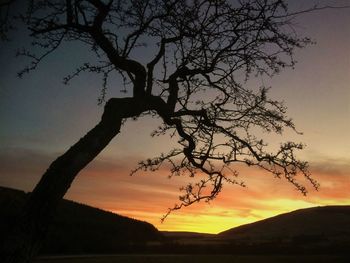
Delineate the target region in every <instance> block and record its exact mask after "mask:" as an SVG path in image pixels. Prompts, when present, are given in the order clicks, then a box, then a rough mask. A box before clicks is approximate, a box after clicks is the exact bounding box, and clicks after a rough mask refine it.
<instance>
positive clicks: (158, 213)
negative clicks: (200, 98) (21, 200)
mask: <svg viewBox="0 0 350 263" xmlns="http://www.w3.org/2000/svg"><path fill="white" fill-rule="evenodd" d="M289 2H290V3H291V8H292V9H299V8H306V7H310V6H312V5H313V4H314V3H320V5H332V6H345V5H350V1H349V0H333V1H330V0H329V1H325V0H324V1H315V0H310V1H303V0H295V1H289ZM295 23H296V25H295V28H296V30H297V31H298V32H300V34H302V35H305V36H309V37H311V38H312V39H313V40H315V41H316V44H315V45H311V46H308V47H307V48H304V49H302V50H297V51H296V59H297V61H298V63H297V65H296V67H295V69H294V70H293V69H286V70H285V71H283V72H282V73H281V74H280V75H278V76H275V77H274V78H273V79H268V78H264V79H252V80H251V81H249V82H248V83H247V85H250V86H252V88H253V86H254V85H260V84H261V83H263V84H265V85H266V86H272V89H271V90H270V96H271V97H273V98H275V99H278V100H283V101H285V104H286V105H287V107H288V115H289V116H290V117H292V118H293V120H294V122H295V124H296V127H297V129H298V131H301V132H303V135H298V134H295V133H294V132H293V131H288V130H287V131H286V132H285V133H284V135H283V136H275V137H272V135H271V139H272V140H276V141H278V142H280V141H281V142H283V141H288V140H294V141H297V142H299V141H300V142H304V143H305V144H306V145H307V148H306V149H305V150H304V151H303V152H300V154H299V155H298V156H299V157H300V158H302V159H305V160H307V161H309V163H310V168H311V172H312V175H313V178H315V179H316V180H318V181H319V183H320V184H321V187H320V190H319V191H315V190H313V189H312V188H311V185H307V186H309V190H310V191H309V194H308V195H307V196H306V197H304V196H303V195H302V194H301V193H299V192H297V191H296V190H295V188H293V186H292V185H290V184H288V182H287V181H286V180H283V179H276V178H273V176H272V175H270V174H266V173H264V172H262V171H261V170H257V169H254V168H246V167H241V168H239V171H240V178H241V179H242V180H244V181H245V182H246V185H247V187H245V188H242V187H239V186H230V185H227V186H224V189H223V191H222V193H221V194H220V196H219V197H218V198H217V199H216V200H214V201H212V202H211V203H209V204H207V203H199V204H194V205H192V206H191V207H187V208H184V209H182V210H180V211H176V212H174V213H172V214H171V215H170V216H169V217H168V218H167V220H166V221H165V222H164V223H161V222H160V218H161V217H162V216H163V215H164V214H165V213H166V211H167V209H168V207H172V206H173V205H174V204H175V203H176V202H177V201H178V195H179V187H180V186H182V185H185V184H186V182H188V178H185V177H183V178H182V177H180V178H171V179H169V178H168V175H169V172H168V171H167V169H166V167H164V168H163V169H161V170H159V171H158V172H155V173H149V172H147V173H138V174H136V175H134V176H129V174H130V171H131V170H132V169H134V168H135V167H136V165H137V163H138V161H140V160H143V159H145V158H147V157H152V156H156V155H157V154H159V153H161V152H166V151H168V150H170V149H171V147H172V145H173V144H174V143H176V140H171V139H170V138H169V137H167V136H165V137H160V138H151V137H150V133H151V132H152V130H153V128H156V127H157V125H158V123H159V120H158V119H150V118H140V119H138V120H137V121H132V120H130V121H128V122H127V123H126V124H125V125H124V126H123V128H122V130H121V133H120V134H119V135H118V136H117V137H116V138H115V139H114V140H113V141H112V143H111V144H110V145H109V146H108V147H107V148H106V149H105V150H104V151H103V152H102V154H100V155H99V156H98V158H97V159H96V160H95V161H94V162H92V163H90V164H89V165H88V167H87V168H85V169H84V170H83V171H82V172H81V173H80V174H79V175H78V177H77V179H76V180H75V181H74V183H73V185H72V187H71V189H70V190H69V192H68V193H67V194H66V196H65V198H67V199H70V200H74V201H77V202H81V203H85V204H88V205H91V206H95V207H99V208H102V209H105V210H109V211H113V212H115V213H118V214H122V215H126V216H129V217H133V218H136V219H140V220H145V221H148V222H150V223H152V224H154V225H155V226H156V227H157V228H158V229H160V230H171V231H175V230H176V231H196V232H207V233H218V232H220V231H223V230H226V229H228V228H231V227H234V226H238V225H241V224H245V223H250V222H254V221H256V220H260V219H263V218H266V217H270V216H273V215H276V214H279V213H282V212H288V211H292V210H295V209H299V208H306V207H312V206H319V205H337V204H338V205H350V87H349V85H350V26H349V25H350V10H349V9H326V10H320V11H315V12H312V13H307V14H303V15H300V16H299V17H298V18H297V19H296V20H295ZM11 38H12V39H13V41H12V42H6V43H4V42H0V67H1V72H0V124H1V126H0V186H6V187H12V188H16V189H22V190H25V191H31V190H32V189H33V188H34V186H35V184H36V183H37V182H38V180H39V179H40V176H41V175H42V174H43V173H44V172H45V170H46V169H47V167H48V166H49V164H50V163H51V162H52V161H53V160H54V159H55V158H56V157H58V156H59V155H60V154H62V153H63V152H64V151H65V150H66V149H68V148H69V147H70V146H71V145H72V144H74V143H75V142H76V141H77V140H78V139H79V138H80V137H82V136H83V135H85V133H86V132H87V131H88V130H90V129H91V128H92V127H94V125H96V123H97V122H98V121H99V119H100V116H101V113H102V111H103V107H102V106H98V105H97V98H98V96H99V94H100V90H101V88H100V87H101V81H100V79H99V78H97V77H96V76H95V75H93V74H92V75H89V74H84V75H82V76H81V77H79V78H76V79H75V80H73V82H72V83H71V84H70V85H63V84H62V78H63V77H64V76H66V75H67V74H69V73H71V72H72V71H73V70H74V66H75V65H77V62H82V61H84V59H86V58H89V56H91V54H90V53H89V50H88V49H86V48H85V49H84V47H81V46H79V48H78V46H74V45H64V46H63V47H61V48H60V49H59V50H58V51H57V52H56V53H54V54H53V55H52V56H51V57H49V58H48V59H47V60H46V61H45V62H44V63H42V64H41V65H40V66H39V68H38V69H37V70H36V71H34V72H32V73H30V74H29V75H25V76H24V77H23V78H22V79H19V78H17V77H16V73H17V72H18V71H19V70H20V69H22V68H23V67H24V66H25V65H26V62H28V61H27V60H25V59H24V58H16V57H15V53H16V50H17V49H18V48H20V47H21V45H22V43H25V42H26V41H28V39H27V38H26V37H25V36H24V34H23V31H21V30H19V31H17V32H14V33H12V35H11ZM120 85H121V83H120V82H118V79H117V78H116V79H115V84H112V85H110V87H109V90H108V96H109V97H113V96H118V95H120V93H119V88H120ZM115 87H118V88H115ZM269 136H270V135H269Z"/></svg>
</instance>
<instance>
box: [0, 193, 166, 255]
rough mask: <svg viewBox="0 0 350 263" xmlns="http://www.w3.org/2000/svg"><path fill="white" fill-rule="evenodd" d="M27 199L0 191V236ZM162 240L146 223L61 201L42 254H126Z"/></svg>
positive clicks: (158, 233)
mask: <svg viewBox="0 0 350 263" xmlns="http://www.w3.org/2000/svg"><path fill="white" fill-rule="evenodd" d="M28 195H29V194H27V193H25V192H23V191H19V190H14V189H9V188H5V187H0V236H1V235H3V234H4V233H5V231H6V230H7V229H8V226H9V225H11V224H12V222H14V221H15V219H16V216H17V215H18V213H19V211H20V209H21V207H22V206H23V204H24V203H25V200H26V199H27V198H28ZM161 238H162V234H161V233H160V232H159V231H158V230H157V229H156V228H155V227H154V226H153V225H151V224H149V223H147V222H142V221H139V220H135V219H131V218H128V217H125V216H120V215H117V214H114V213H111V212H106V211H103V210H101V209H97V208H93V207H90V206H87V205H83V204H78V203H76V202H72V201H68V200H62V202H61V204H60V205H59V207H58V210H57V216H56V217H55V218H54V221H53V223H52V224H51V226H50V229H49V232H48V235H47V238H46V241H45V243H44V247H43V248H42V251H41V254H90V253H118V252H123V253H125V252H128V251H131V250H134V249H140V247H143V246H145V245H146V244H147V243H148V242H154V241H157V240H160V239H161Z"/></svg>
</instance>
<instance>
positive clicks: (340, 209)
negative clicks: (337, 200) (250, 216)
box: [218, 206, 350, 248]
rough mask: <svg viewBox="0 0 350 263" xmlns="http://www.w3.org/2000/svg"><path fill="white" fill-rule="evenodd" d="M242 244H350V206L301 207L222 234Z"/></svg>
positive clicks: (327, 245)
mask: <svg viewBox="0 0 350 263" xmlns="http://www.w3.org/2000/svg"><path fill="white" fill-rule="evenodd" d="M218 236H219V237H220V238H222V239H226V240H231V242H235V243H241V244H259V243H260V244H263V243H265V244H266V243H276V244H277V243H278V244H280V245H283V244H285V245H286V246H287V245H288V246H291V245H293V246H294V245H298V246H304V247H314V248H322V247H324V248H329V247H332V248H337V247H338V248H341V247H346V246H347V247H348V248H349V247H350V206H324V207H313V208H306V209H300V210H296V211H293V212H289V213H285V214H281V215H277V216H274V217H271V218H267V219H264V220H261V221H257V222H255V223H251V224H246V225H242V226H239V227H235V228H232V229H229V230H226V231H224V232H221V233H219V234H218Z"/></svg>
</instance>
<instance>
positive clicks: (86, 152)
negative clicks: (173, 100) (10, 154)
mask: <svg viewBox="0 0 350 263" xmlns="http://www.w3.org/2000/svg"><path fill="white" fill-rule="evenodd" d="M145 110H146V107H145V103H141V102H140V101H138V100H136V99H135V98H121V99H110V100H109V101H108V102H107V103H106V106H105V109H104V113H103V115H102V118H101V121H100V122H99V123H98V124H97V125H96V126H95V127H94V128H93V129H92V130H90V131H89V132H88V133H87V134H86V135H85V136H84V137H83V138H81V139H80V140H79V141H78V142H77V143H76V144H75V145H73V146H72V147H71V148H70V149H69V150H68V151H67V152H66V153H64V154H63V155H62V156H60V157H58V158H57V159H56V160H55V161H54V162H53V163H52V164H51V165H50V167H49V168H48V169H47V171H46V172H45V173H44V175H43V176H42V178H41V180H40V181H39V183H38V184H37V186H36V187H35V189H34V190H33V192H32V193H31V194H30V197H29V200H28V202H27V203H26V205H25V207H24V209H23V211H22V213H21V215H20V216H19V218H18V221H17V222H15V224H14V226H13V228H12V229H11V230H10V231H9V234H8V235H6V237H4V238H3V241H2V244H1V247H0V255H1V261H2V262H4V263H27V262H31V261H32V259H33V257H34V256H35V255H37V253H38V251H39V249H40V247H41V244H42V242H43V239H44V238H45V235H46V232H47V229H48V226H49V224H50V222H51V221H52V218H53V217H54V214H55V211H56V207H57V205H58V203H59V201H60V200H61V199H62V198H63V196H64V195H65V193H66V192H67V190H68V189H69V187H70V185H71V184H72V182H73V180H74V178H75V177H76V176H77V174H78V173H79V172H80V171H81V170H82V169H83V168H84V167H85V166H86V165H87V164H88V163H89V162H91V161H92V160H93V159H94V158H95V157H96V156H97V155H98V154H99V153H100V152H101V151H102V150H103V149H104V148H105V147H106V146H107V145H108V143H109V142H110V141H111V140H112V139H113V137H114V136H116V135H117V134H118V133H119V131H120V127H121V125H122V120H123V119H124V118H127V117H132V116H137V115H139V114H140V113H142V112H143V111H145Z"/></svg>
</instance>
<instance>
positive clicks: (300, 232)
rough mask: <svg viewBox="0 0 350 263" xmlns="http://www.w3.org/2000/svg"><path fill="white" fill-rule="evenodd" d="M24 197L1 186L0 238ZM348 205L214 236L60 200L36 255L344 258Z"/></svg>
mask: <svg viewBox="0 0 350 263" xmlns="http://www.w3.org/2000/svg"><path fill="white" fill-rule="evenodd" d="M26 198H28V194H26V193H24V192H23V191H18V190H13V189H9V188H4V187H0V236H1V235H2V233H4V231H6V228H7V226H8V225H10V223H11V222H12V221H13V220H14V219H15V217H16V214H17V213H18V211H19V210H20V208H21V207H22V205H23V204H24V202H25V199H26ZM349 247H350V206H325V207H314V208H307V209H300V210H296V211H293V212H290V213H286V214H281V215H277V216H275V217H271V218H268V219H264V220H261V221H257V222H255V223H251V224H246V225H242V226H239V227H236V228H232V229H229V230H226V231H224V232H221V233H219V234H217V235H212V234H203V233H191V232H159V231H158V230H157V229H156V228H155V227H154V226H153V225H151V224H149V223H146V222H142V221H138V220H134V219H130V218H127V217H124V216H120V215H116V214H113V213H110V212H106V211H103V210H101V209H97V208H93V207H89V206H86V205H82V204H78V203H75V202H72V201H67V200H63V201H62V203H61V205H60V206H59V208H58V213H57V216H56V218H55V220H54V222H53V224H52V225H51V227H50V229H49V233H48V236H47V239H46V242H45V245H44V247H43V250H42V252H41V254H56V255H59V254H115V253H124V254H125V253H132V254H136V253H155V254H296V253H299V254H300V253H306V254H315V253H317V254H337V253H338V254H348V253H349V251H348V250H349Z"/></svg>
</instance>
